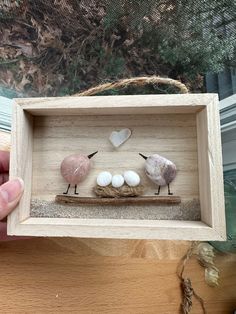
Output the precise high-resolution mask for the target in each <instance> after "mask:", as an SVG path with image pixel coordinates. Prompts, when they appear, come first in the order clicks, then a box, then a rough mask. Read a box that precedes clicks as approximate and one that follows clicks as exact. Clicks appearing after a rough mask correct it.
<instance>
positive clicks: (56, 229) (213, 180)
mask: <svg viewBox="0 0 236 314" xmlns="http://www.w3.org/2000/svg"><path fill="white" fill-rule="evenodd" d="M134 111H135V114H143V113H145V114H154V113H156V114H169V113H178V114H185V113H195V114H196V126H197V147H198V149H197V150H198V171H199V195H200V204H201V221H178V220H126V219H125V220H124V219H79V218H35V217H30V201H31V179H32V147H33V117H34V116H37V115H75V114H76V115H104V114H105V115H113V114H131V113H133V112H134ZM10 177H11V178H13V177H22V178H23V179H24V181H25V183H26V184H25V192H24V195H23V197H22V199H21V201H20V203H19V205H18V206H17V208H16V209H15V210H14V211H13V212H12V213H11V214H10V215H9V216H8V234H9V235H21V236H23V235H25V236H73V237H96V238H127V239H132V238H133V239H135V238H136V239H175V240H219V241H222V240H225V239H226V225H225V208H224V190H223V169H222V152H221V134H220V118H219V109H218V95H216V94H183V95H182V94H181V95H137V96H98V97H97V96H92V97H91V96H90V97H60V98H28V99H27V98H26V99H16V100H15V104H14V109H13V122H12V147H11V161H10Z"/></svg>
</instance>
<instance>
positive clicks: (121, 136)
mask: <svg viewBox="0 0 236 314" xmlns="http://www.w3.org/2000/svg"><path fill="white" fill-rule="evenodd" d="M131 134H132V132H131V130H130V129H128V128H126V129H122V130H120V131H113V132H112V133H111V135H110V137H109V140H110V142H111V143H112V145H113V146H114V147H119V146H120V145H122V144H123V143H124V142H126V141H127V140H128V138H129V137H130V136H131Z"/></svg>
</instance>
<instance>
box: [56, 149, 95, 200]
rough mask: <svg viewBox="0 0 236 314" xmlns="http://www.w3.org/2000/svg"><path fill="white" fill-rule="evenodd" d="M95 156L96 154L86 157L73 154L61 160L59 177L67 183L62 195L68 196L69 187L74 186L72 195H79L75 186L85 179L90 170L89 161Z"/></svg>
mask: <svg viewBox="0 0 236 314" xmlns="http://www.w3.org/2000/svg"><path fill="white" fill-rule="evenodd" d="M95 154H97V152H95V153H93V154H90V155H88V156H86V155H83V154H73V155H70V156H67V157H65V158H64V159H63V161H62V163H61V175H62V176H63V178H64V179H65V180H66V181H67V182H68V187H67V190H66V192H64V193H63V194H68V192H69V189H70V186H71V185H74V186H75V190H74V194H79V193H77V184H79V183H80V182H82V181H83V180H84V179H85V178H86V177H87V175H88V173H89V171H90V169H91V160H90V159H91V158H92V157H93V156H94V155H95Z"/></svg>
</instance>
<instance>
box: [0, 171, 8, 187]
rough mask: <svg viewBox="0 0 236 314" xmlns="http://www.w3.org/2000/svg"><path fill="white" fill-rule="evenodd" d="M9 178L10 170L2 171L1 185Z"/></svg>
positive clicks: (0, 174)
mask: <svg viewBox="0 0 236 314" xmlns="http://www.w3.org/2000/svg"><path fill="white" fill-rule="evenodd" d="M8 180H9V174H8V172H4V173H0V185H2V184H3V183H5V182H7V181H8Z"/></svg>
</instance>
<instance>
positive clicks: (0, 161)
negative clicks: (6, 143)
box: [0, 150, 10, 173]
mask: <svg viewBox="0 0 236 314" xmlns="http://www.w3.org/2000/svg"><path fill="white" fill-rule="evenodd" d="M9 159H10V153H9V152H3V151H1V150H0V173H4V172H8V171H9Z"/></svg>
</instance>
